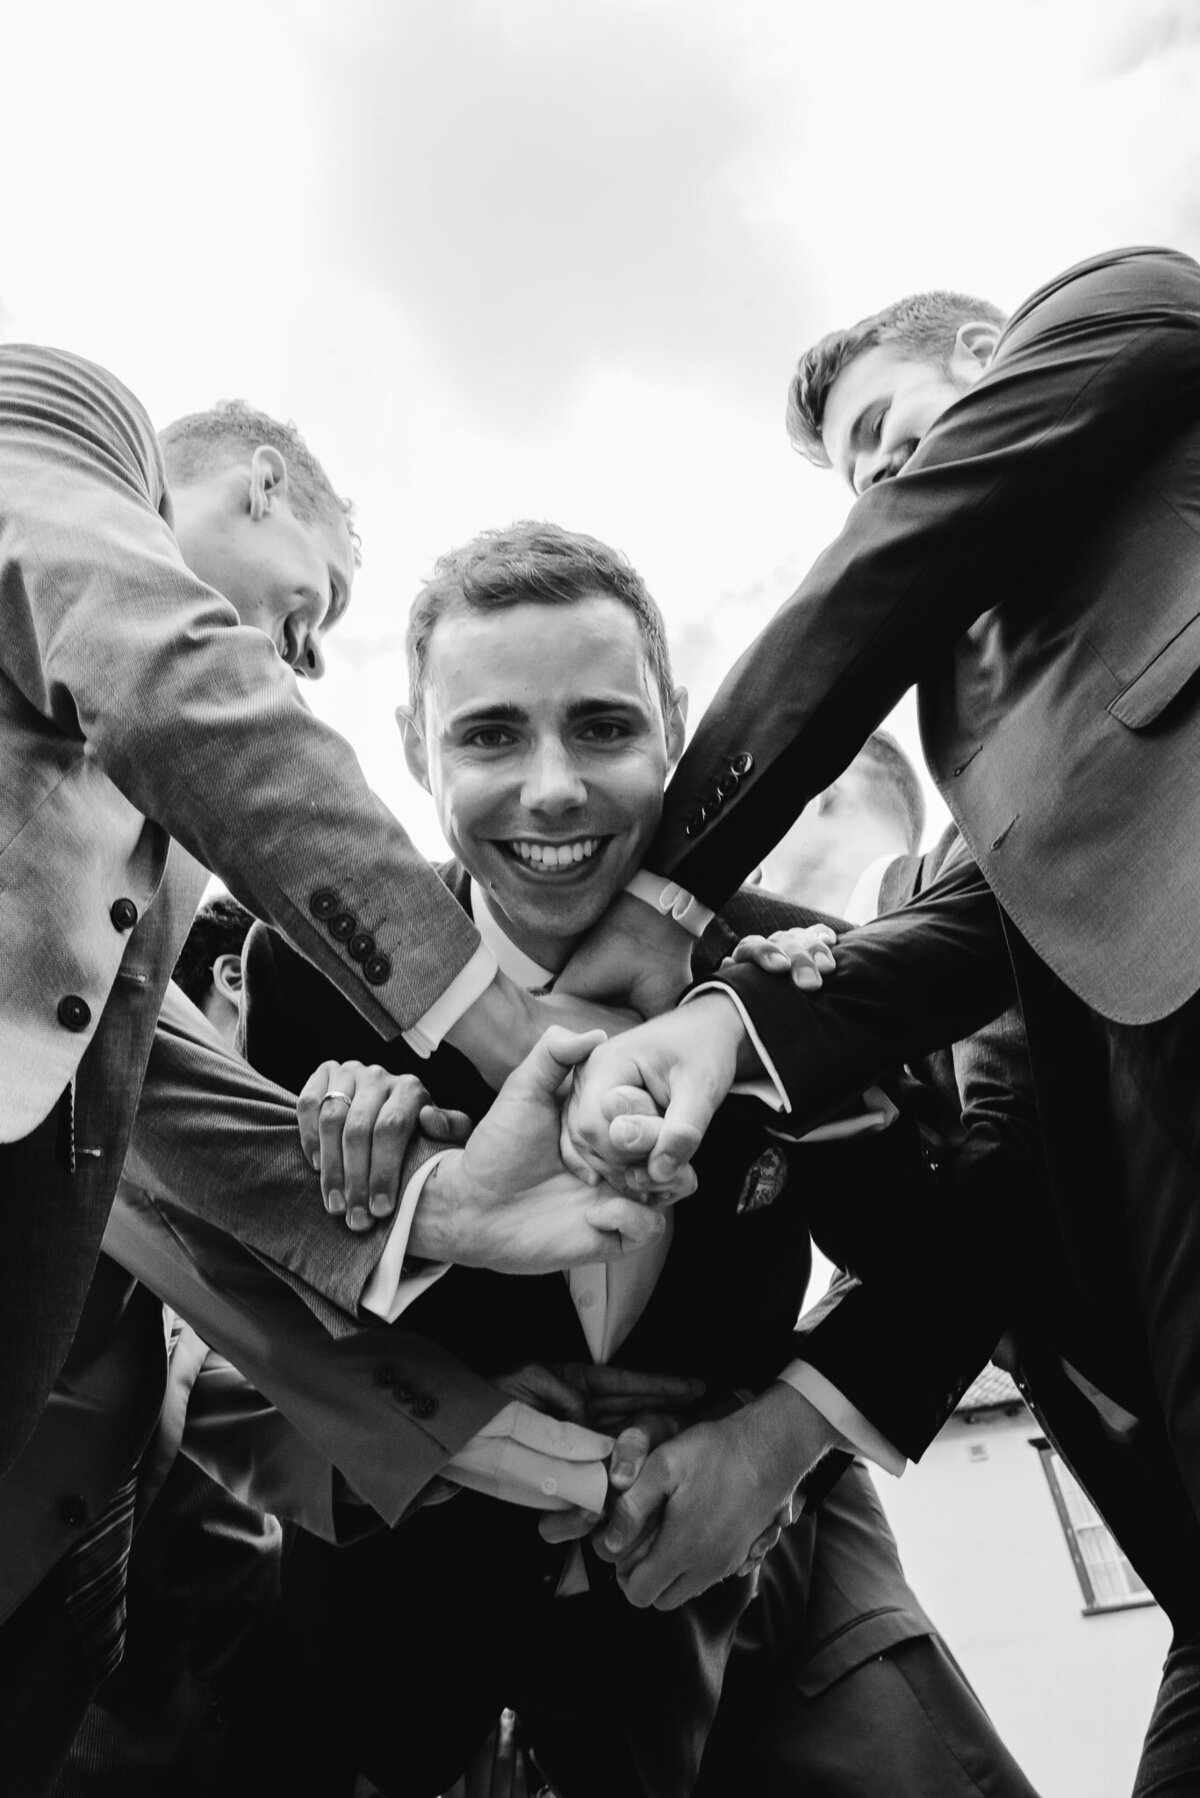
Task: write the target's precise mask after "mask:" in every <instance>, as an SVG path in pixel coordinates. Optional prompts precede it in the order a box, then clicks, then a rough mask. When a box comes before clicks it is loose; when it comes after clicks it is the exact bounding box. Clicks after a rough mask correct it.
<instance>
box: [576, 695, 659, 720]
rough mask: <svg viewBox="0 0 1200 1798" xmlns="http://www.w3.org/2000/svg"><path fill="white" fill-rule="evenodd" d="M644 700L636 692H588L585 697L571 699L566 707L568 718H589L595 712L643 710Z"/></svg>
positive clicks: (644, 706) (644, 707)
mask: <svg viewBox="0 0 1200 1798" xmlns="http://www.w3.org/2000/svg"><path fill="white" fill-rule="evenodd" d="M646 709H647V708H646V702H645V700H644V699H643V698H642V696H641V695H640V694H638V693H589V695H588V697H587V698H586V699H573V700H572V701H571V703H570V705H569V706H568V707H567V716H568V718H591V717H594V716H595V714H596V713H597V712H644V711H645V710H646Z"/></svg>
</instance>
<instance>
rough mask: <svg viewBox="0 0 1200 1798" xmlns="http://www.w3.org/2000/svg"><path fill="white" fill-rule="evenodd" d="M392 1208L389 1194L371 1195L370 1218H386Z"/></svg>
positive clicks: (377, 1193)
mask: <svg viewBox="0 0 1200 1798" xmlns="http://www.w3.org/2000/svg"><path fill="white" fill-rule="evenodd" d="M391 1208H392V1200H391V1195H390V1193H386V1192H373V1193H372V1194H371V1216H372V1217H386V1216H387V1214H388V1212H389V1211H390V1210H391Z"/></svg>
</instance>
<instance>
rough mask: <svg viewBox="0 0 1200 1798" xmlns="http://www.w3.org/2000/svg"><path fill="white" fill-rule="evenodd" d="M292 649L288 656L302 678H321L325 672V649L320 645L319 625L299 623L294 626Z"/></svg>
mask: <svg viewBox="0 0 1200 1798" xmlns="http://www.w3.org/2000/svg"><path fill="white" fill-rule="evenodd" d="M294 645H295V647H294V649H293V653H292V654H291V656H290V657H289V658H288V659H289V661H290V662H291V664H292V667H293V668H294V670H295V671H296V673H297V674H298V675H300V677H301V678H302V679H303V680H321V679H322V678H323V677H324V674H325V651H324V649H323V648H322V646H321V632H320V627H319V626H317V625H314V624H300V625H298V626H297V627H296V636H295V638H294Z"/></svg>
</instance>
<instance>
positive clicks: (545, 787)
mask: <svg viewBox="0 0 1200 1798" xmlns="http://www.w3.org/2000/svg"><path fill="white" fill-rule="evenodd" d="M586 799H587V787H586V785H585V784H584V782H583V781H582V780H581V779H580V776H579V771H578V769H577V768H576V767H575V765H574V763H573V762H572V760H571V757H570V756H569V755H568V753H567V751H566V749H565V747H564V746H563V744H562V743H559V742H553V743H539V744H538V746H537V747H536V749H535V750H534V752H533V754H532V755H531V756H530V758H529V761H528V763H527V765H526V769H525V778H524V780H523V781H522V783H521V804H522V805H523V806H524V808H525V810H526V811H529V812H543V813H547V814H550V815H554V816H556V815H558V814H559V813H561V812H569V811H571V810H573V809H574V808H575V807H576V806H580V805H583V804H584V802H585V801H586Z"/></svg>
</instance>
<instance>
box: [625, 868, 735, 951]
mask: <svg viewBox="0 0 1200 1798" xmlns="http://www.w3.org/2000/svg"><path fill="white" fill-rule="evenodd" d="M625 891H626V892H627V893H632V894H633V896H634V898H635V899H641V900H642V901H643V902H644V903H645V904H646V905H652V906H653V907H654V909H655V911H659V912H662V913H663V915H664V917H665V916H667V915H668V914H669V915H670V916H671V917H672V918H674V920H675V922H676V923H677V924H681V925H682V926H683V928H684V929H685V930H686V931H687V933H688V935H689V936H703V935H704V932H705V931H706V930H707V929H708V927H709V925H710V924H711V923H712V921H713V918H714V917H715V916H716V913H715V912H712V911H710V910H709V908H708V906H707V905H701V903H700V901H699V899H697V898H696V897H695V895H694V894H692V893H689V892H688V890H687V888H686V887H681V886H680V884H679V882H678V881H677V880H666V879H664V878H663V876H662V875H661V874H652V873H651V872H650V870H649V869H648V868H639V869H638V871H637V873H636V874H635V875H634V876H633V878H632V879H631V880H627V881H626V882H625Z"/></svg>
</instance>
